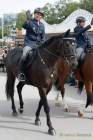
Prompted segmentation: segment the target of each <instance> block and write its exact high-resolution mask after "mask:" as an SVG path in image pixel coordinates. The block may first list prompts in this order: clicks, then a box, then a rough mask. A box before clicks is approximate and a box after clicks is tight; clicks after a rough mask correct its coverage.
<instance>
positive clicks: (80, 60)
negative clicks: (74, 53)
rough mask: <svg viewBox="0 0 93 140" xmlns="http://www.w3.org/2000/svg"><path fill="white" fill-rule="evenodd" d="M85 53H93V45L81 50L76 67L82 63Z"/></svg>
mask: <svg viewBox="0 0 93 140" xmlns="http://www.w3.org/2000/svg"><path fill="white" fill-rule="evenodd" d="M86 54H93V46H91V47H88V48H86V50H85V51H84V52H82V54H81V56H80V58H79V60H78V68H79V67H80V66H81V65H83V64H84V60H85V56H86Z"/></svg>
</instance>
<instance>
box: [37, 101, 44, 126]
mask: <svg viewBox="0 0 93 140" xmlns="http://www.w3.org/2000/svg"><path fill="white" fill-rule="evenodd" d="M42 106H43V101H42V100H41V99H40V101H39V105H38V108H37V111H36V114H35V115H36V119H35V125H38V126H39V125H41V121H40V118H39V116H40V111H41V108H42Z"/></svg>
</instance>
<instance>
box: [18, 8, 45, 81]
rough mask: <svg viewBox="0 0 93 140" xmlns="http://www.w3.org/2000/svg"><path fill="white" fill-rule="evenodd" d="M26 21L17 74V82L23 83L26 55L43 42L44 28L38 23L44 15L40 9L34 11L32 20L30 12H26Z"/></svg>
mask: <svg viewBox="0 0 93 140" xmlns="http://www.w3.org/2000/svg"><path fill="white" fill-rule="evenodd" d="M26 15H27V20H26V22H25V23H24V25H23V28H24V29H26V35H25V39H24V48H23V55H22V57H21V60H20V70H19V74H18V79H19V81H25V78H26V77H25V74H24V65H23V64H24V61H25V60H26V58H27V56H28V53H29V52H30V55H31V53H33V49H34V48H37V47H38V46H39V45H40V44H41V43H42V42H44V40H45V27H44V25H43V23H41V22H40V20H41V18H43V17H44V13H43V11H42V9H41V8H36V9H35V10H34V18H32V15H31V14H30V11H27V12H26Z"/></svg>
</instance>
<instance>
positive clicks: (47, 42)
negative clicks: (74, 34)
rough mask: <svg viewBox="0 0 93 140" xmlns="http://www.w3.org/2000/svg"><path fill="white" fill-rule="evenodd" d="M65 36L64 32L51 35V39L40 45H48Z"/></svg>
mask: <svg viewBox="0 0 93 140" xmlns="http://www.w3.org/2000/svg"><path fill="white" fill-rule="evenodd" d="M63 37H64V33H63V34H60V35H54V36H52V37H50V38H49V39H47V40H46V41H45V42H44V43H42V44H41V45H40V46H42V47H46V46H48V45H49V44H51V43H52V42H53V41H57V40H58V39H62V38H63Z"/></svg>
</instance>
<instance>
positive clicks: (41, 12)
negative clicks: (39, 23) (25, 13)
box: [34, 8, 44, 17]
mask: <svg viewBox="0 0 93 140" xmlns="http://www.w3.org/2000/svg"><path fill="white" fill-rule="evenodd" d="M35 13H40V14H41V15H42V16H43V17H44V12H43V11H42V9H41V8H36V9H35V10H34V14H35Z"/></svg>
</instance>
